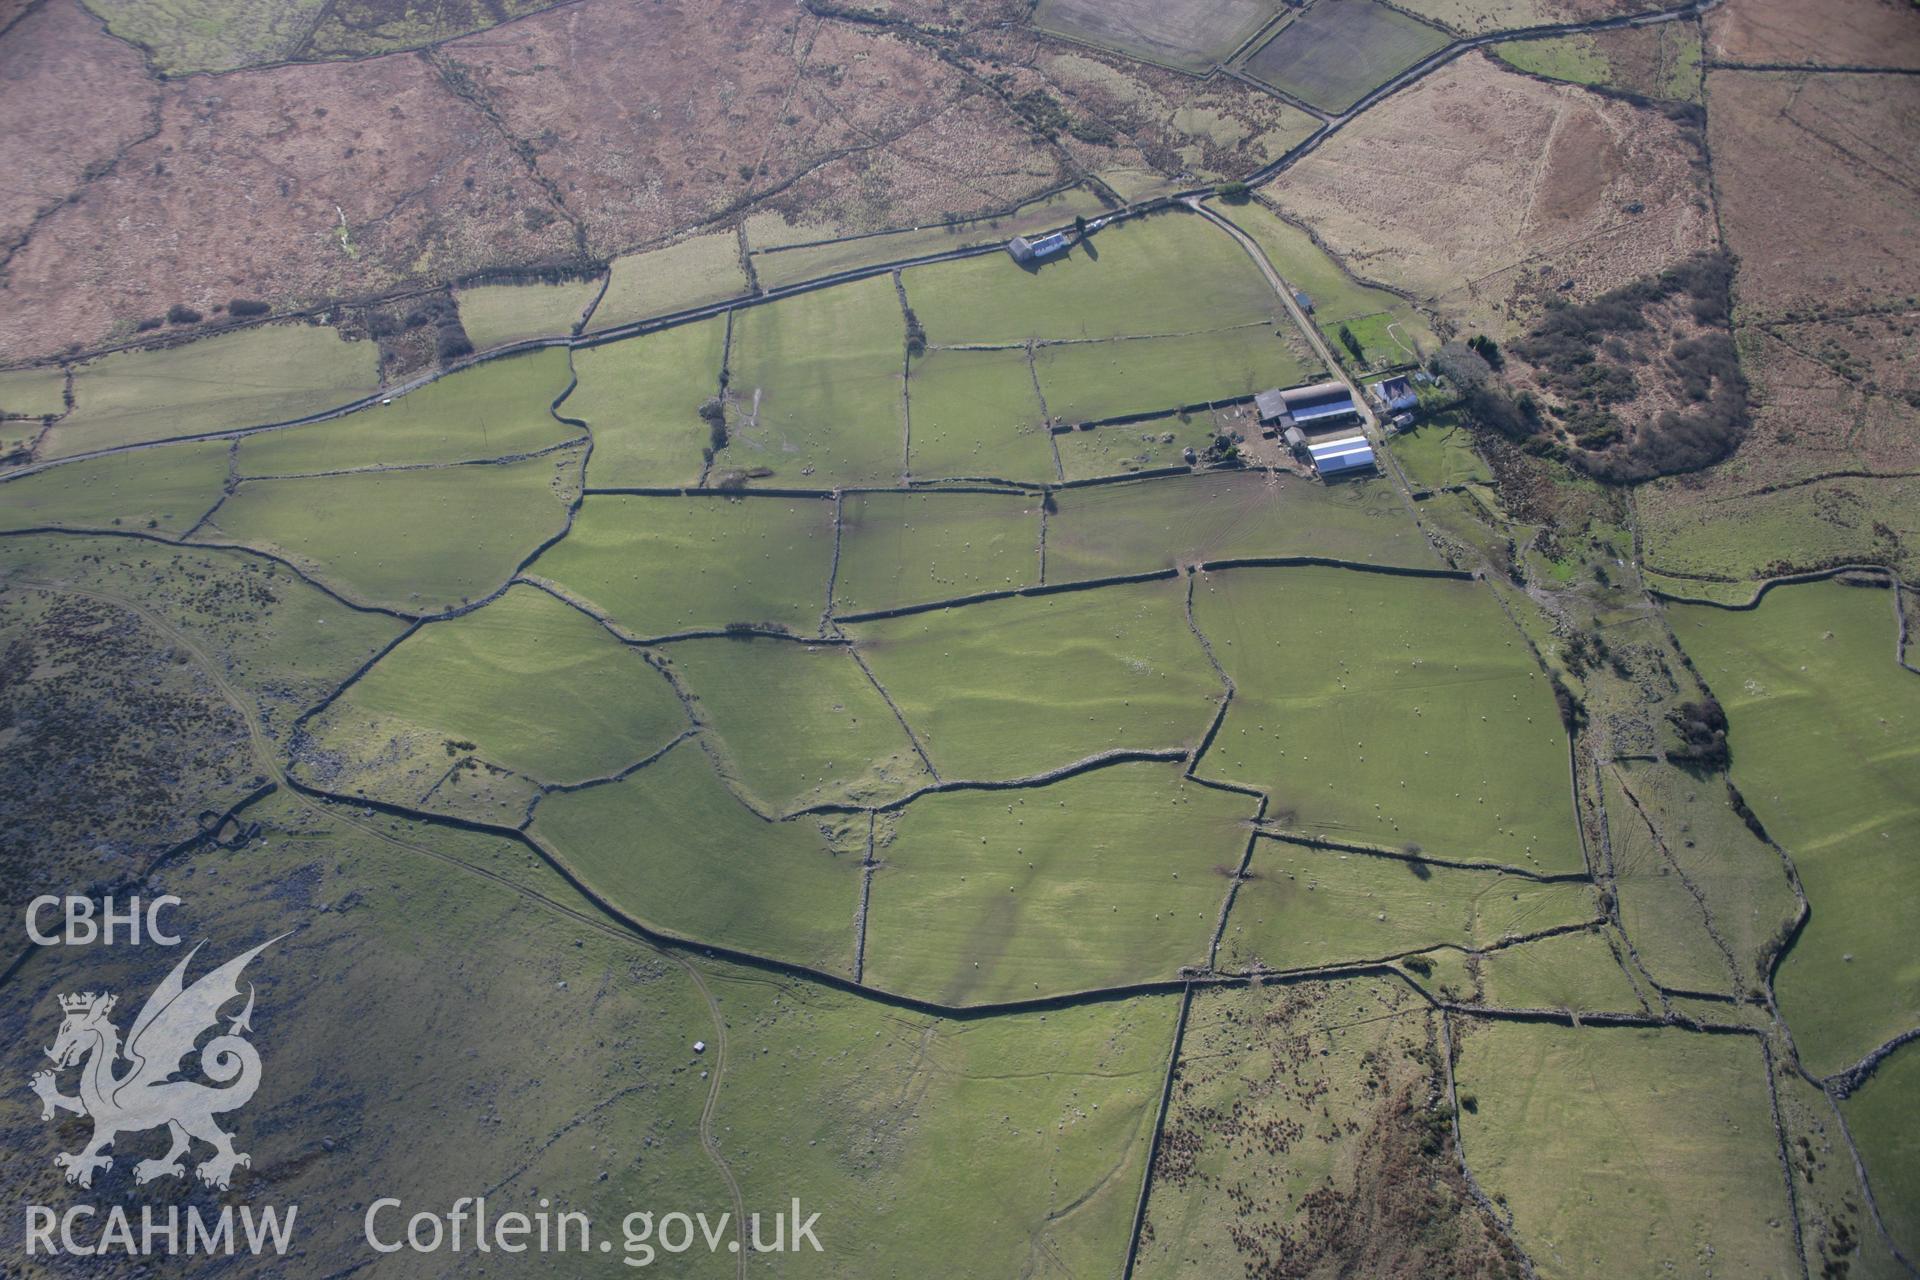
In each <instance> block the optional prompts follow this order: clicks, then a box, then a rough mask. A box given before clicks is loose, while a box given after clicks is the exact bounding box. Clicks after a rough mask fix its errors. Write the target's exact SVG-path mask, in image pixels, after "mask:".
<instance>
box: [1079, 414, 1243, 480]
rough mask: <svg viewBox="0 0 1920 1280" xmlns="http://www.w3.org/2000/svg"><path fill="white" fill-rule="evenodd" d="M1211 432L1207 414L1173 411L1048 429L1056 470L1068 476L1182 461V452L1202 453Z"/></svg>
mask: <svg viewBox="0 0 1920 1280" xmlns="http://www.w3.org/2000/svg"><path fill="white" fill-rule="evenodd" d="M1216 434H1217V432H1216V431H1215V428H1214V421H1213V415H1212V414H1207V413H1199V414H1188V415H1187V416H1186V417H1185V418H1184V419H1182V418H1181V417H1180V416H1179V415H1178V414H1169V415H1167V416H1166V417H1164V418H1153V419H1150V420H1148V421H1146V422H1112V423H1108V424H1107V425H1106V426H1103V427H1084V426H1083V427H1081V428H1079V429H1078V430H1074V431H1059V432H1055V433H1054V437H1053V447H1054V448H1055V449H1056V450H1057V451H1058V452H1059V454H1060V469H1061V472H1062V473H1063V474H1064V475H1065V476H1066V478H1067V479H1068V480H1094V479H1098V478H1101V477H1104V476H1123V475H1130V474H1133V473H1135V472H1139V471H1152V470H1155V469H1158V468H1160V467H1179V466H1184V465H1186V451H1187V450H1188V449H1192V450H1193V451H1194V453H1195V454H1196V455H1199V454H1204V453H1205V452H1206V451H1207V448H1208V447H1209V446H1210V445H1212V444H1213V442H1214V438H1215V436H1216Z"/></svg>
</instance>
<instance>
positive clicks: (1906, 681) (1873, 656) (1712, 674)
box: [1668, 581, 1920, 1075]
mask: <svg viewBox="0 0 1920 1280" xmlns="http://www.w3.org/2000/svg"><path fill="white" fill-rule="evenodd" d="M1668 617H1669V619H1670V620H1671V621H1672V623H1673V628H1674V631H1675V633H1676V634H1677V635H1678V636H1679V638H1680V645H1681V647H1682V648H1683V649H1685V650H1686V652H1687V653H1688V654H1689V655H1690V656H1691V657H1692V659H1693V661H1694V664H1695V666H1696V667H1697V668H1698V669H1699V671H1700V674H1701V676H1702V677H1703V678H1704V679H1705V680H1706V682H1707V684H1708V687H1710V688H1711V689H1712V690H1713V692H1714V694H1715V696H1716V697H1718V698H1719V699H1720V702H1721V705H1722V706H1723V707H1725V708H1726V712H1727V718H1728V721H1729V724H1730V726H1731V727H1730V729H1729V731H1728V734H1727V740H1728V744H1729V745H1730V746H1731V748H1732V750H1733V769H1732V777H1733V781H1734V783H1735V785H1737V786H1738V787H1739V788H1740V790H1741V793H1742V794H1743V795H1744V796H1745V797H1746V801H1747V804H1748V805H1749V806H1751V807H1752V809H1753V811H1754V812H1755V813H1756V814H1758V815H1759V817H1760V820H1761V821H1762V822H1763V823H1765V824H1766V828H1767V832H1768V834H1769V835H1771V836H1772V837H1773V838H1774V839H1775V840H1777V841H1779V842H1780V844H1781V845H1782V846H1784V847H1785V848H1786V850H1787V852H1788V854H1789V855H1791V856H1792V858H1793V861H1794V865H1795V866H1796V867H1797V868H1798V869H1799V872H1800V880H1801V884H1802V886H1803V887H1804V888H1805V890H1806V894H1807V898H1808V899H1809V901H1811V902H1812V904H1813V917H1812V919H1811V920H1809V921H1808V922H1807V927H1806V928H1805V929H1804V930H1803V931H1802V932H1801V934H1800V936H1799V938H1798V940H1797V941H1796V942H1795V943H1794V946H1793V950H1791V951H1790V952H1788V953H1787V957H1786V960H1785V961H1784V962H1783V963H1782V965H1781V967H1780V971H1779V974H1778V977H1777V980H1776V988H1775V989H1776V992H1777V994H1778V996H1779V1001H1780V1010H1781V1013H1782V1014H1783V1015H1784V1016H1785V1017H1786V1019H1787V1021H1788V1023H1789V1024H1790V1025H1791V1026H1792V1027H1793V1031H1794V1039H1795V1041H1796V1043H1797V1044H1798V1045H1799V1048H1800V1054H1801V1058H1802V1060H1803V1061H1804V1062H1805V1063H1806V1066H1807V1068H1808V1070H1810V1071H1812V1072H1813V1073H1814V1074H1816V1075H1826V1074H1828V1073H1831V1072H1833V1071H1836V1070H1839V1069H1840V1068H1842V1067H1845V1066H1847V1065H1849V1064H1851V1063H1852V1062H1854V1061H1855V1060H1857V1059H1858V1058H1859V1057H1861V1055H1863V1054H1865V1053H1866V1052H1867V1051H1868V1050H1869V1049H1871V1048H1873V1047H1874V1046H1875V1045H1877V1044H1880V1043H1881V1042H1882V1041H1885V1040H1887V1039H1888V1038H1890V1037H1892V1036H1894V1035H1897V1034H1899V1033H1900V1032H1901V1031H1904V1030H1906V1029H1907V1028H1909V1027H1912V1026H1914V1025H1915V1024H1916V1023H1920V955H1916V954H1915V952H1914V949H1913V947H1912V946H1911V945H1910V944H1911V935H1912V911H1911V909H1910V904H1911V902H1912V900H1913V897H1914V895H1915V893H1916V892H1920V869H1917V868H1916V864H1915V862H1914V860H1913V858H1912V857H1911V856H1910V854H1909V850H1911V848H1912V847H1913V845H1914V842H1915V841H1916V840H1920V785H1916V779H1917V778H1920V771H1916V769H1915V763H1916V759H1920V748H1916V746H1915V743H1916V741H1920V681H1916V680H1915V679H1914V677H1913V676H1912V675H1910V674H1909V673H1907V672H1905V671H1903V670H1901V669H1900V668H1899V667H1897V666H1895V665H1894V663H1893V645H1894V620H1893V595H1892V593H1891V592H1889V591H1884V590H1868V589H1862V588H1859V587H1848V586H1843V585H1840V584H1839V583H1836V582H1831V581H1829V582H1817V583H1808V584H1804V585H1800V586H1790V587H1781V588H1779V589H1777V590H1775V591H1770V592H1768V593H1767V595H1766V598H1765V599H1763V600H1762V601H1761V602H1760V606H1759V608H1757V609H1754V610H1752V611H1749V612H1733V611H1730V610H1726V609H1716V608H1713V607H1712V606H1709V605H1675V606H1671V607H1670V608H1669V610H1668Z"/></svg>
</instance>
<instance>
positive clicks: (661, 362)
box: [559, 316, 727, 489]
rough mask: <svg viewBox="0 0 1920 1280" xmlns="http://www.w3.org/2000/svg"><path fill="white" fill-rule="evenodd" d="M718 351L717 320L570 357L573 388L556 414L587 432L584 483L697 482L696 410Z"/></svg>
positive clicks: (720, 358)
mask: <svg viewBox="0 0 1920 1280" xmlns="http://www.w3.org/2000/svg"><path fill="white" fill-rule="evenodd" d="M726 354H727V321H726V317H724V316H720V317H717V318H715V319H712V320H701V321H698V322H696V323H694V324H684V325H678V326H676V327H674V328H672V329H663V330H661V331H660V332H659V333H651V334H647V335H646V336H645V337H640V338H628V339H625V340H624V341H621V342H610V343H608V344H606V345H605V346H599V347H586V348H583V349H581V350H579V351H576V352H574V355H573V368H574V373H575V374H576V375H577V376H578V378H579V384H578V385H577V386H575V387H574V389H573V394H571V395H569V396H568V397H567V398H566V400H565V401H563V402H562V403H561V405H560V408H559V412H560V413H561V414H563V415H564V416H566V417H569V418H577V419H580V420H581V421H583V422H585V423H586V424H587V427H588V429H589V430H591V431H592V433H593V457H592V459H591V460H589V461H588V463H587V483H588V484H590V485H592V486H594V487H595V488H602V489H604V488H620V487H627V486H630V487H636V488H638V487H663V486H670V485H691V484H695V483H697V482H698V481H699V479H700V474H701V471H702V470H703V469H704V467H705V465H706V458H705V451H706V450H707V449H708V448H709V447H710V446H711V444H712V431H711V430H710V428H709V427H708V424H707V423H706V422H705V421H704V420H703V419H702V418H701V417H700V406H701V405H702V404H704V403H706V402H707V401H708V400H711V399H712V398H713V397H714V396H715V395H717V394H718V393H719V390H720V368H721V366H722V365H723V364H724V363H725V362H726ZM720 465H722V466H724V465H725V462H724V455H723V461H722V462H721V464H720Z"/></svg>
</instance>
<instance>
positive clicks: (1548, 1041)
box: [1454, 1022, 1800, 1277]
mask: <svg viewBox="0 0 1920 1280" xmlns="http://www.w3.org/2000/svg"><path fill="white" fill-rule="evenodd" d="M1464 1032H1465V1034H1464V1035H1461V1036H1457V1037H1456V1043H1457V1044H1458V1045H1459V1050H1458V1052H1459V1062H1458V1065H1457V1066H1456V1067H1455V1069H1454V1078H1455V1080H1456V1082H1457V1087H1458V1089H1459V1091H1460V1093H1461V1094H1462V1095H1463V1096H1464V1095H1467V1094H1472V1095H1473V1096H1474V1098H1475V1100H1476V1102H1475V1106H1474V1108H1473V1109H1471V1110H1464V1109H1463V1114H1462V1115H1461V1116H1460V1129H1461V1141H1462V1143H1463V1145H1464V1147H1465V1150H1466V1156H1467V1163H1468V1165H1469V1166H1470V1167H1471V1168H1472V1169H1473V1171H1474V1174H1475V1176H1476V1177H1477V1178H1478V1179H1479V1181H1480V1185H1481V1186H1482V1187H1484V1188H1485V1189H1486V1193H1487V1194H1488V1195H1489V1196H1492V1197H1494V1198H1495V1199H1496V1200H1497V1201H1499V1202H1500V1203H1502V1204H1504V1205H1506V1206H1507V1207H1508V1208H1509V1209H1510V1210H1511V1211H1512V1213H1513V1230H1514V1234H1515V1236H1516V1238H1517V1240H1518V1242H1519V1244H1520V1245H1521V1247H1522V1248H1524V1249H1526V1251H1527V1252H1528V1254H1529V1255H1531V1257H1532V1258H1533V1261H1534V1264H1535V1266H1536V1267H1538V1268H1539V1271H1540V1274H1541V1275H1543V1276H1587V1275H1632V1276H1646V1275H1659V1274H1663V1273H1664V1272H1666V1271H1673V1272H1675V1273H1676V1274H1677V1273H1680V1272H1688V1273H1693V1274H1699V1273H1700V1272H1701V1271H1702V1269H1703V1268H1702V1266H1701V1262H1702V1259H1704V1258H1707V1257H1709V1256H1711V1258H1712V1260H1713V1264H1714V1265H1713V1271H1714V1272H1715V1273H1716V1274H1726V1275H1741V1276H1756V1277H1758V1276H1769V1277H1785V1276H1792V1275H1798V1274H1799V1273H1800V1267H1799V1262H1798V1260H1797V1259H1795V1258H1794V1256H1793V1255H1794V1245H1793V1232H1792V1229H1791V1228H1790V1227H1789V1225H1788V1223H1789V1221H1790V1215H1791V1210H1790V1209H1789V1208H1788V1205H1787V1197H1786V1187H1785V1185H1784V1183H1783V1180H1782V1174H1781V1170H1780V1162H1779V1155H1778V1148H1777V1141H1776V1138H1775V1136H1774V1127H1773V1122H1772V1118H1771V1113H1770V1107H1769V1104H1768V1100H1767V1084H1766V1064H1765V1062H1764V1060H1763V1059H1762V1057H1761V1053H1760V1046H1759V1045H1758V1044H1756V1043H1755V1042H1754V1041H1753V1040H1752V1039H1751V1038H1749V1037H1746V1036H1709V1035H1699V1034H1695V1033H1691V1032H1685V1031H1678V1030H1669V1029H1658V1030H1655V1029H1649V1028H1594V1027H1586V1028H1576V1027H1566V1026H1560V1025H1556V1024H1534V1023H1512V1022H1495V1023H1482V1024H1468V1025H1467V1026H1466V1027H1465V1028H1464ZM1709 1250H1711V1254H1709V1252H1708V1251H1709Z"/></svg>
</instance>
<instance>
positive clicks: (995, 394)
mask: <svg viewBox="0 0 1920 1280" xmlns="http://www.w3.org/2000/svg"><path fill="white" fill-rule="evenodd" d="M907 416H908V418H909V420H910V422H911V426H912V432H911V435H910V438H909V441H908V448H907V470H908V472H909V473H910V474H911V475H913V476H914V477H915V478H916V479H921V480H928V479H942V478H960V479H985V478H989V477H991V478H995V479H1001V480H1024V481H1028V482H1031V483H1042V482H1045V481H1049V480H1053V479H1056V478H1057V472H1056V471H1055V468H1054V464H1053V446H1052V445H1050V444H1049V443H1048V442H1047V429H1046V426H1045V424H1044V423H1043V422H1042V418H1043V416H1044V415H1043V414H1042V413H1041V410H1040V396H1039V393H1038V392H1037V391H1036V390H1035V388H1034V381H1033V370H1032V368H1031V367H1030V366H1029V365H1028V363H1027V352H1026V349H1025V348H1024V347H1015V348H1005V349H1000V350H990V351H929V352H927V353H926V354H925V355H922V356H919V357H917V358H915V359H914V361H913V362H912V364H911V365H910V366H909V367H908V370H907Z"/></svg>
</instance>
